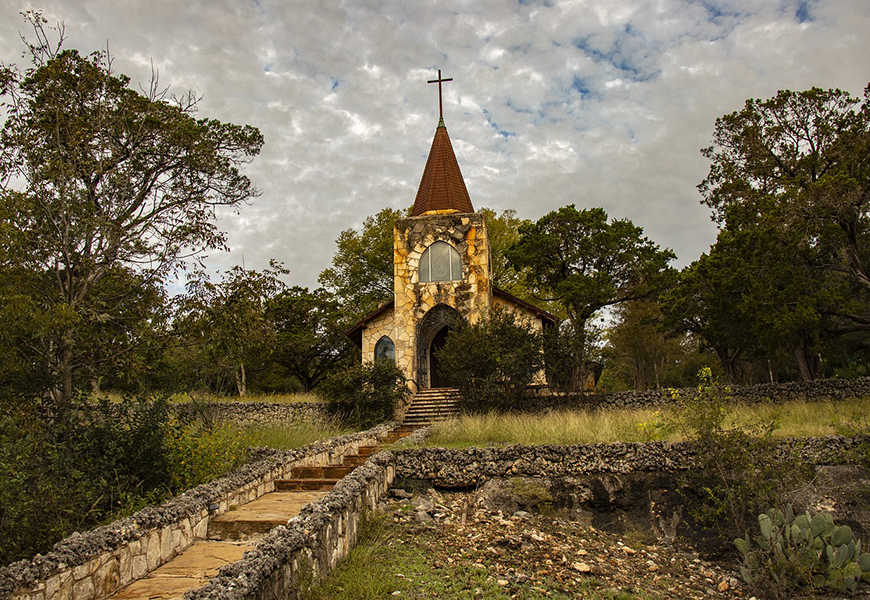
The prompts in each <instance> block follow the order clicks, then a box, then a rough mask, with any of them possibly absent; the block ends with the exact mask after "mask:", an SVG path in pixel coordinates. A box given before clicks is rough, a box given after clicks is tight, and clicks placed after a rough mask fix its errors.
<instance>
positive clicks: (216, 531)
mask: <svg viewBox="0 0 870 600" xmlns="http://www.w3.org/2000/svg"><path fill="white" fill-rule="evenodd" d="M328 493H329V492H324V491H317V492H313V491H312V492H272V493H271V494H266V495H264V496H260V497H259V498H257V499H256V500H252V501H251V502H248V503H247V504H243V505H242V506H240V507H239V508H238V509H236V510H229V511H227V512H225V513H224V514H222V515H219V516H217V517H215V518H213V519H210V520H209V523H208V539H210V540H223V541H235V540H248V539H252V538H258V537H262V536H263V535H265V534H267V533H268V532H269V531H271V530H272V529H273V528H275V527H277V526H278V525H286V524H287V521H289V520H290V519H292V518H293V517H295V516H296V515H298V514H299V511H300V510H302V507H303V506H306V505H307V504H310V503H311V502H314V501H316V500H320V499H321V498H323V497H324V496H325V495H326V494H328Z"/></svg>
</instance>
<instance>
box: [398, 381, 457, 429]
mask: <svg viewBox="0 0 870 600" xmlns="http://www.w3.org/2000/svg"><path fill="white" fill-rule="evenodd" d="M458 414H459V390H457V389H456V388H428V389H422V390H419V391H418V392H417V393H416V394H414V397H413V398H412V399H411V405H410V406H409V407H408V412H406V413H405V418H404V419H403V420H402V425H406V426H413V427H422V426H424V425H431V424H432V423H434V422H436V421H446V420H447V419H450V418H452V417H455V416H457V415H458Z"/></svg>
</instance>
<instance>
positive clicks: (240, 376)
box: [236, 363, 248, 398]
mask: <svg viewBox="0 0 870 600" xmlns="http://www.w3.org/2000/svg"><path fill="white" fill-rule="evenodd" d="M236 389H237V390H238V391H239V397H240V398H242V397H244V395H245V393H247V391H248V387H247V382H246V381H245V363H239V368H238V370H236Z"/></svg>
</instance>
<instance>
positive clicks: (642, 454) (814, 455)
mask: <svg viewBox="0 0 870 600" xmlns="http://www.w3.org/2000/svg"><path fill="white" fill-rule="evenodd" d="M865 440H866V438H865V437H863V436H855V437H843V436H825V437H819V438H795V439H788V440H783V441H781V442H780V447H781V448H782V450H783V451H788V450H790V449H791V448H797V449H798V452H799V456H800V457H801V460H803V461H805V462H807V463H809V464H815V465H828V464H838V463H840V462H843V461H844V460H846V458H845V457H847V456H848V453H849V452H850V451H851V450H852V449H854V448H856V447H857V446H858V445H859V444H860V443H862V441H865ZM395 454H396V477H398V478H400V479H422V480H426V481H428V482H429V483H431V484H432V485H436V486H439V487H444V488H469V487H476V486H478V485H480V484H481V483H483V482H484V481H486V480H487V479H489V478H493V477H570V476H578V475H589V474H598V473H617V474H624V473H635V472H658V473H662V472H676V471H685V470H688V469H691V468H693V467H694V462H695V458H696V456H697V452H696V450H695V448H694V446H693V445H692V444H691V443H689V442H617V443H613V444H588V445H576V446H522V445H514V446H502V447H492V448H475V447H470V448H462V449H453V448H412V449H407V450H397V451H396V453H395Z"/></svg>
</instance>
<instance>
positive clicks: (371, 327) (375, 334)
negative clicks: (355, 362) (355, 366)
mask: <svg viewBox="0 0 870 600" xmlns="http://www.w3.org/2000/svg"><path fill="white" fill-rule="evenodd" d="M395 335H396V334H395V331H394V319H393V311H389V310H388V311H386V312H384V313H382V314H380V315H378V316H377V317H375V318H374V319H372V320H371V321H369V322H368V323H366V326H365V328H364V329H363V332H362V348H361V356H362V360H363V362H368V361H372V360H374V359H375V345H376V344H377V343H378V340H380V339H381V338H382V337H383V336H388V337H389V338H390V339H391V340H393V343H394V344H395V343H396V337H395Z"/></svg>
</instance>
